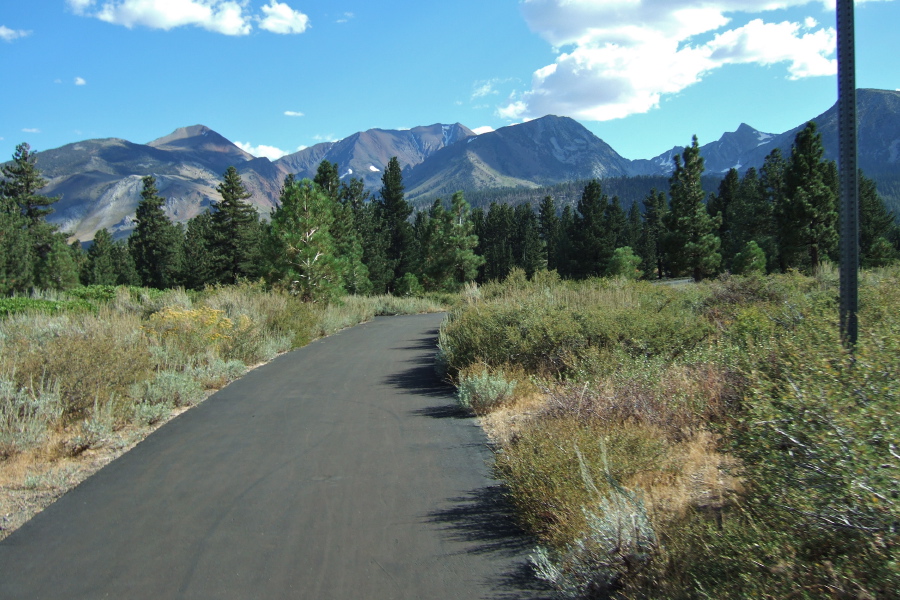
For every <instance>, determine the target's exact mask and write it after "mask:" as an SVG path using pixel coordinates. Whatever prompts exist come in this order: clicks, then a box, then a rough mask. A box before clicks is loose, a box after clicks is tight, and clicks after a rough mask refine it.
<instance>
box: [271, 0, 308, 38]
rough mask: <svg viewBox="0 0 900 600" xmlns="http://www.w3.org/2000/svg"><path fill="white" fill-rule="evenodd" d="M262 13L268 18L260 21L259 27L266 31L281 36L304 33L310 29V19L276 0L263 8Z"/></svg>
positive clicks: (272, 0)
mask: <svg viewBox="0 0 900 600" xmlns="http://www.w3.org/2000/svg"><path fill="white" fill-rule="evenodd" d="M262 11H263V13H265V15H266V16H265V18H263V19H261V20H260V21H259V26H260V27H261V28H262V29H265V30H266V31H271V32H272V33H280V34H289V33H303V32H304V31H306V28H307V27H309V17H307V16H306V15H304V14H303V13H302V12H300V11H297V10H294V9H292V8H291V7H290V6H288V5H287V4H282V3H281V2H276V0H271V2H270V3H269V4H267V5H265V6H263V7H262Z"/></svg>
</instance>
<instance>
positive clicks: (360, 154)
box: [275, 123, 475, 189]
mask: <svg viewBox="0 0 900 600" xmlns="http://www.w3.org/2000/svg"><path fill="white" fill-rule="evenodd" d="M474 135H475V134H474V133H473V132H472V131H471V130H470V129H469V128H468V127H465V126H464V125H460V124H459V123H455V124H453V125H443V124H440V123H436V124H434V125H428V126H423V127H414V128H413V129H408V130H386V129H369V130H367V131H362V132H359V133H354V134H353V135H351V136H350V137H347V138H344V139H343V140H340V141H338V142H328V143H324V144H316V145H315V146H312V147H310V148H305V149H303V150H301V151H299V152H296V153H294V154H290V155H288V156H284V157H282V158H279V159H278V160H276V161H275V164H276V166H278V168H280V169H283V170H284V171H285V172H286V173H294V174H296V176H297V177H298V178H302V177H309V178H310V179H312V178H313V177H314V176H315V174H316V169H318V167H319V163H321V162H322V161H323V160H327V161H330V162H335V163H337V164H338V166H339V167H340V170H341V176H342V177H348V176H352V177H356V178H358V179H362V180H363V182H364V183H365V184H366V187H368V188H370V189H377V188H379V187H380V186H381V175H382V173H383V172H384V169H385V168H386V167H387V164H388V162H389V161H390V159H391V158H392V157H394V156H396V157H397V160H398V162H399V163H400V167H401V168H403V169H408V168H412V167H415V166H416V165H419V164H421V163H422V162H423V161H425V160H426V159H428V158H429V157H430V156H431V155H432V154H434V153H435V152H437V151H438V150H441V149H442V148H445V147H447V146H449V145H452V144H455V143H456V142H458V141H460V140H464V139H466V138H470V137H472V136H474Z"/></svg>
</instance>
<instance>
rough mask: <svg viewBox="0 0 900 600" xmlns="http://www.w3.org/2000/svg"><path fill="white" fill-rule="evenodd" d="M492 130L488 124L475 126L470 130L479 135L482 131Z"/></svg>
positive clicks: (488, 131)
mask: <svg viewBox="0 0 900 600" xmlns="http://www.w3.org/2000/svg"><path fill="white" fill-rule="evenodd" d="M492 131H494V128H493V127H491V126H490V125H484V126H483V127H476V128H475V129H473V130H472V133H474V134H475V135H481V134H482V133H490V132H492Z"/></svg>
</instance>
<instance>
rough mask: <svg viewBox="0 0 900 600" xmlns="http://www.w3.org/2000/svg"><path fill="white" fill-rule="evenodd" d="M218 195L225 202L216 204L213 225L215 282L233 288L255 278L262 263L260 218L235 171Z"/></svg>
mask: <svg viewBox="0 0 900 600" xmlns="http://www.w3.org/2000/svg"><path fill="white" fill-rule="evenodd" d="M216 191H218V192H219V195H220V196H221V197H222V200H220V201H219V202H216V203H215V204H214V210H213V213H212V223H211V225H212V227H211V231H212V234H213V238H212V245H211V248H210V249H211V251H212V253H213V255H214V256H215V258H216V265H215V271H216V272H215V281H216V282H217V283H226V284H230V283H235V282H236V281H237V280H238V279H239V278H242V277H255V276H256V275H258V264H259V259H260V242H261V240H260V228H259V226H258V224H259V215H258V214H257V212H256V209H255V208H253V205H252V204H250V203H249V202H244V200H247V199H248V198H250V197H251V196H252V194H250V192H248V191H247V188H245V187H244V182H243V181H242V180H241V176H240V174H239V173H238V172H237V169H235V168H234V167H228V169H227V170H226V171H225V175H224V176H223V179H222V182H221V183H220V184H219V185H218V186H217V187H216Z"/></svg>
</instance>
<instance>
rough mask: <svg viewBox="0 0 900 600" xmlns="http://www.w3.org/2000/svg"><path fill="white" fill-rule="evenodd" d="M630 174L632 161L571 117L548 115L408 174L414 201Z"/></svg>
mask: <svg viewBox="0 0 900 600" xmlns="http://www.w3.org/2000/svg"><path fill="white" fill-rule="evenodd" d="M628 173H629V161H628V160H626V159H624V158H622V157H621V156H619V154H618V153H616V151H615V150H613V149H612V148H611V147H610V146H609V145H608V144H607V143H606V142H604V141H603V140H601V139H600V138H598V137H597V136H595V135H594V134H593V133H591V132H590V131H588V130H587V129H586V128H585V127H584V126H583V125H581V124H580V123H578V122H577V121H574V120H572V119H570V118H568V117H557V116H553V115H549V116H546V117H542V118H540V119H535V120H533V121H528V122H527V123H521V124H518V125H510V126H509V127H503V128H501V129H498V130H496V131H492V132H489V133H484V134H482V135H479V136H478V137H475V138H470V139H467V140H466V141H465V142H464V143H456V144H452V145H450V146H448V147H446V148H444V149H442V150H439V151H437V152H435V153H434V155H432V156H431V157H430V158H429V159H428V160H426V161H424V162H423V163H422V164H420V165H418V166H416V167H414V168H412V169H411V170H410V171H409V174H408V175H405V180H404V183H405V184H406V190H407V194H408V195H409V197H410V198H412V199H415V198H417V197H421V196H426V195H436V194H448V193H452V192H453V191H455V190H457V189H482V188H492V187H511V186H525V187H536V186H539V185H547V184H551V183H558V182H561V181H569V180H573V179H585V178H590V177H616V176H621V175H627V174H628Z"/></svg>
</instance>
